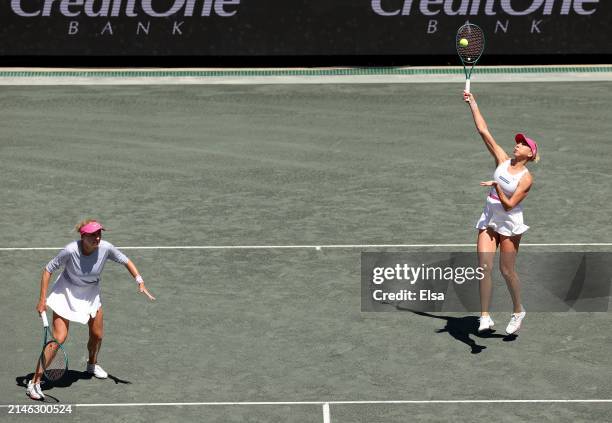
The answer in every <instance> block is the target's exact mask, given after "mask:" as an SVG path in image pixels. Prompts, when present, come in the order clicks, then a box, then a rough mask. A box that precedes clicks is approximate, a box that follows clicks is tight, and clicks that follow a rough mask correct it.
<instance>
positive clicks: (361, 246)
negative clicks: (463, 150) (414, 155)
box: [0, 242, 612, 251]
mask: <svg viewBox="0 0 612 423" xmlns="http://www.w3.org/2000/svg"><path fill="white" fill-rule="evenodd" d="M475 245H476V244H475V243H469V244H328V245H325V244H312V245H158V246H127V247H121V246H117V248H119V249H121V250H296V249H311V248H315V249H319V248H320V249H323V248H327V249H331V248H335V249H347V250H348V249H367V248H447V247H448V248H450V247H474V246H475ZM521 247H612V242H565V243H528V242H527V243H524V244H521ZM62 248H63V247H3V248H0V251H57V250H61V249H62Z"/></svg>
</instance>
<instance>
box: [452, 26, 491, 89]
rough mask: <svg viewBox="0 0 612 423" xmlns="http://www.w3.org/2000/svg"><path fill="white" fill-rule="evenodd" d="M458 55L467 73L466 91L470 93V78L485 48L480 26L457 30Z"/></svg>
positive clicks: (464, 27)
mask: <svg viewBox="0 0 612 423" xmlns="http://www.w3.org/2000/svg"><path fill="white" fill-rule="evenodd" d="M455 45H456V47H457V54H458V55H459V58H460V59H461V63H462V64H463V71H464V72H465V91H467V92H468V93H469V92H470V77H471V76H472V71H473V70H474V66H476V62H478V59H480V56H482V52H483V51H484V47H485V36H484V33H483V32H482V29H480V27H479V26H478V25H474V24H471V23H466V24H465V25H462V26H461V27H460V28H459V29H458V30H457V36H456V37H455Z"/></svg>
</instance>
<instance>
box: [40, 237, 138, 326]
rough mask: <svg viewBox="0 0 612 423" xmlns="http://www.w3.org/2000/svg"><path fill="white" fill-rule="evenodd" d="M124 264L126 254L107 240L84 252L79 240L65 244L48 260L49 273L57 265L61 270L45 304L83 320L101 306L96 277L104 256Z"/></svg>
mask: <svg viewBox="0 0 612 423" xmlns="http://www.w3.org/2000/svg"><path fill="white" fill-rule="evenodd" d="M109 259H110V260H112V261H114V262H116V263H120V264H126V263H127V262H128V258H127V257H126V256H125V255H124V254H123V253H122V252H121V251H119V250H118V249H117V248H116V247H115V246H114V245H113V244H111V243H110V242H107V241H104V240H101V241H100V244H99V245H98V248H97V249H96V250H95V251H94V252H93V253H91V254H90V255H88V256H86V255H84V254H83V251H82V248H81V241H73V242H71V243H70V244H68V245H66V246H65V247H64V249H63V250H62V251H60V253H59V254H58V255H57V256H55V258H53V260H51V261H50V262H49V263H48V264H47V266H46V269H47V271H48V272H49V273H53V272H55V271H56V270H58V269H59V268H60V267H62V266H64V270H63V271H62V273H61V274H60V276H59V277H58V278H57V280H56V281H55V283H54V284H53V286H52V287H51V293H50V294H49V296H48V297H47V306H48V307H50V308H51V309H52V310H53V311H54V312H56V313H57V314H59V315H60V316H62V317H63V318H65V319H68V320H70V321H73V322H79V323H83V324H86V323H87V322H88V321H89V319H90V317H91V318H94V317H96V314H97V313H98V310H99V309H100V307H101V306H102V302H101V299H100V280H101V278H102V270H103V269H104V264H105V263H106V260H109Z"/></svg>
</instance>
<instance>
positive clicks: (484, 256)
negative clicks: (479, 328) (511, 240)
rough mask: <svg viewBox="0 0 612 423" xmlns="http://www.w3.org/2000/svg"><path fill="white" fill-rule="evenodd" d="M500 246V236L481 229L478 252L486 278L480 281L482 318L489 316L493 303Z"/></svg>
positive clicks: (488, 229)
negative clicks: (494, 262) (494, 277)
mask: <svg viewBox="0 0 612 423" xmlns="http://www.w3.org/2000/svg"><path fill="white" fill-rule="evenodd" d="M498 245H499V234H498V233H497V232H495V231H494V230H493V229H491V228H487V229H480V230H479V231H478V240H477V243H476V251H477V252H478V266H480V267H482V268H483V270H484V277H483V278H482V280H481V281H480V310H481V313H480V314H481V315H482V316H488V315H489V305H490V302H491V292H492V290H493V283H492V281H491V274H492V272H493V259H494V257H495V251H496V250H497V246H498Z"/></svg>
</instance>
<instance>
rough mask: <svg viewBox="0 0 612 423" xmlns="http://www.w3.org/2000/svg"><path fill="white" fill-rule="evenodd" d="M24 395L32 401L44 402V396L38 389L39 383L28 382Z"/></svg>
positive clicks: (39, 388)
mask: <svg viewBox="0 0 612 423" xmlns="http://www.w3.org/2000/svg"><path fill="white" fill-rule="evenodd" d="M26 395H27V396H29V397H30V398H32V399H33V400H44V399H45V394H43V391H42V389H41V387H40V382H39V383H32V381H31V380H29V381H28V387H27V388H26Z"/></svg>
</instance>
